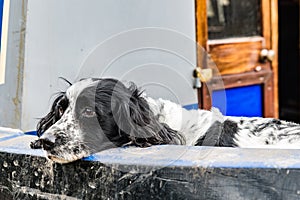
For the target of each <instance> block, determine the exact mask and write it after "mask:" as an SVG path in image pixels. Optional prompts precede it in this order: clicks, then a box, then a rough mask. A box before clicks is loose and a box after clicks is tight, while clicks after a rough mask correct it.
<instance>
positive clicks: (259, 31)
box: [196, 0, 278, 117]
mask: <svg viewBox="0 0 300 200" xmlns="http://www.w3.org/2000/svg"><path fill="white" fill-rule="evenodd" d="M196 26H197V42H198V44H199V45H200V46H202V47H203V48H204V49H206V51H207V53H208V55H209V57H210V58H211V59H212V61H213V62H214V63H215V64H216V66H217V70H218V71H219V72H218V73H219V74H220V75H221V77H220V76H216V72H214V76H213V78H212V79H211V80H210V81H209V82H207V84H204V86H203V87H202V88H201V89H200V90H199V104H200V107H201V108H204V109H210V108H211V106H212V102H214V99H212V96H214V95H213V94H210V93H213V92H214V91H218V90H220V89H222V88H221V87H224V88H225V91H226V90H234V89H241V88H245V87H250V89H251V87H252V86H253V87H254V86H255V87H256V86H258V87H259V90H258V93H261V98H259V97H258V99H257V100H255V101H261V105H262V116H263V117H278V97H277V96H278V89H277V85H278V83H277V82H278V81H277V76H278V75H277V74H278V70H277V65H278V64H277V48H278V47H277V46H278V45H277V39H278V34H277V33H278V30H277V29H278V28H277V27H278V26H277V0H247V1H246V0H245V1H244V0H242V1H241V0H196ZM272 50H273V52H274V57H273V60H272V61H271V58H270V59H268V58H267V57H268V56H265V57H263V58H261V56H260V55H261V53H263V52H265V53H267V54H268V53H269V57H271V56H270V54H272ZM199 52H200V51H198V66H199V67H203V68H207V67H209V65H206V64H203V63H205V62H206V59H207V58H206V57H205V56H203V55H200V53H199ZM267 54H266V55H267ZM220 78H221V79H222V83H223V84H224V86H223V85H222V84H221V85H220V84H218V83H219V82H220V80H219V79H220ZM207 85H209V86H210V87H211V89H212V91H211V92H209V90H208V88H207ZM250 91H251V92H252V91H253V89H251V90H250ZM260 91H261V92H260ZM258 96H259V95H258ZM228 98H230V96H229V97H228V94H227V99H228ZM240 103H241V104H242V103H243V102H240ZM229 106H230V105H229ZM247 106H248V105H246V107H247ZM248 107H249V106H248ZM235 108H236V109H239V107H238V106H235ZM241 115H244V116H247V113H244V114H241Z"/></svg>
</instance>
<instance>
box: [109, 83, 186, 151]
mask: <svg viewBox="0 0 300 200" xmlns="http://www.w3.org/2000/svg"><path fill="white" fill-rule="evenodd" d="M112 114H113V117H114V120H115V122H116V124H117V125H118V127H119V129H120V132H121V133H122V134H123V136H124V134H125V135H127V137H128V138H129V140H130V143H132V144H135V145H137V146H141V147H145V146H150V145H156V144H183V143H184V139H183V137H182V136H181V135H180V134H179V133H178V132H177V131H175V130H173V129H171V128H170V127H169V126H168V125H167V124H163V123H160V122H159V121H158V118H157V117H156V116H154V114H153V112H152V111H151V109H150V107H149V105H148V103H147V101H146V100H145V99H144V98H143V97H141V92H140V91H139V90H138V89H137V87H136V85H135V84H133V83H131V85H130V86H129V87H128V88H126V87H125V86H124V85H123V84H122V83H120V82H118V83H117V84H116V85H115V87H114V91H113V94H112Z"/></svg>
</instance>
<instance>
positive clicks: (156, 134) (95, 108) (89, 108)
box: [32, 79, 184, 163]
mask: <svg viewBox="0 0 300 200" xmlns="http://www.w3.org/2000/svg"><path fill="white" fill-rule="evenodd" d="M37 133H38V136H39V137H40V138H39V140H37V141H35V143H33V144H32V147H33V148H38V147H39V146H41V147H42V148H43V149H44V150H46V151H47V155H48V157H49V158H50V159H51V160H53V161H56V162H60V163H67V162H72V161H75V160H78V159H80V158H82V157H85V156H88V155H90V154H92V153H95V152H99V151H101V150H104V149H108V148H113V147H119V146H123V145H126V144H133V145H136V146H140V147H147V146H150V145H155V144H181V143H183V142H184V141H183V138H182V137H181V136H180V134H179V133H177V132H176V131H175V130H172V129H171V128H170V127H168V126H167V125H166V124H163V123H160V122H159V121H158V118H157V117H156V116H154V114H153V113H152V111H151V109H150V108H149V105H148V103H147V101H146V100H145V99H144V98H143V97H141V92H139V91H138V89H137V88H136V86H135V85H134V84H131V86H129V87H126V86H125V85H124V84H122V83H121V82H119V81H118V80H115V79H84V80H81V81H79V82H77V83H75V84H73V85H72V86H71V87H70V88H68V90H67V91H66V92H65V93H62V94H61V95H59V96H58V97H57V98H56V99H55V100H54V103H53V105H52V108H51V110H50V112H49V113H48V114H47V115H46V116H45V117H44V118H42V119H41V120H40V122H39V123H38V125H37Z"/></svg>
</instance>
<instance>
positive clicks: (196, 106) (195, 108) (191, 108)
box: [182, 103, 199, 110]
mask: <svg viewBox="0 0 300 200" xmlns="http://www.w3.org/2000/svg"><path fill="white" fill-rule="evenodd" d="M182 107H183V108H185V109H187V110H197V109H198V108H199V107H198V104H197V103H195V104H189V105H185V106H182Z"/></svg>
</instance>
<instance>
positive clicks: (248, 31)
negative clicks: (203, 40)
mask: <svg viewBox="0 0 300 200" xmlns="http://www.w3.org/2000/svg"><path fill="white" fill-rule="evenodd" d="M207 17H208V38H209V39H224V38H232V37H248V36H259V35H262V34H261V33H262V25H261V1H260V0H207Z"/></svg>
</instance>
